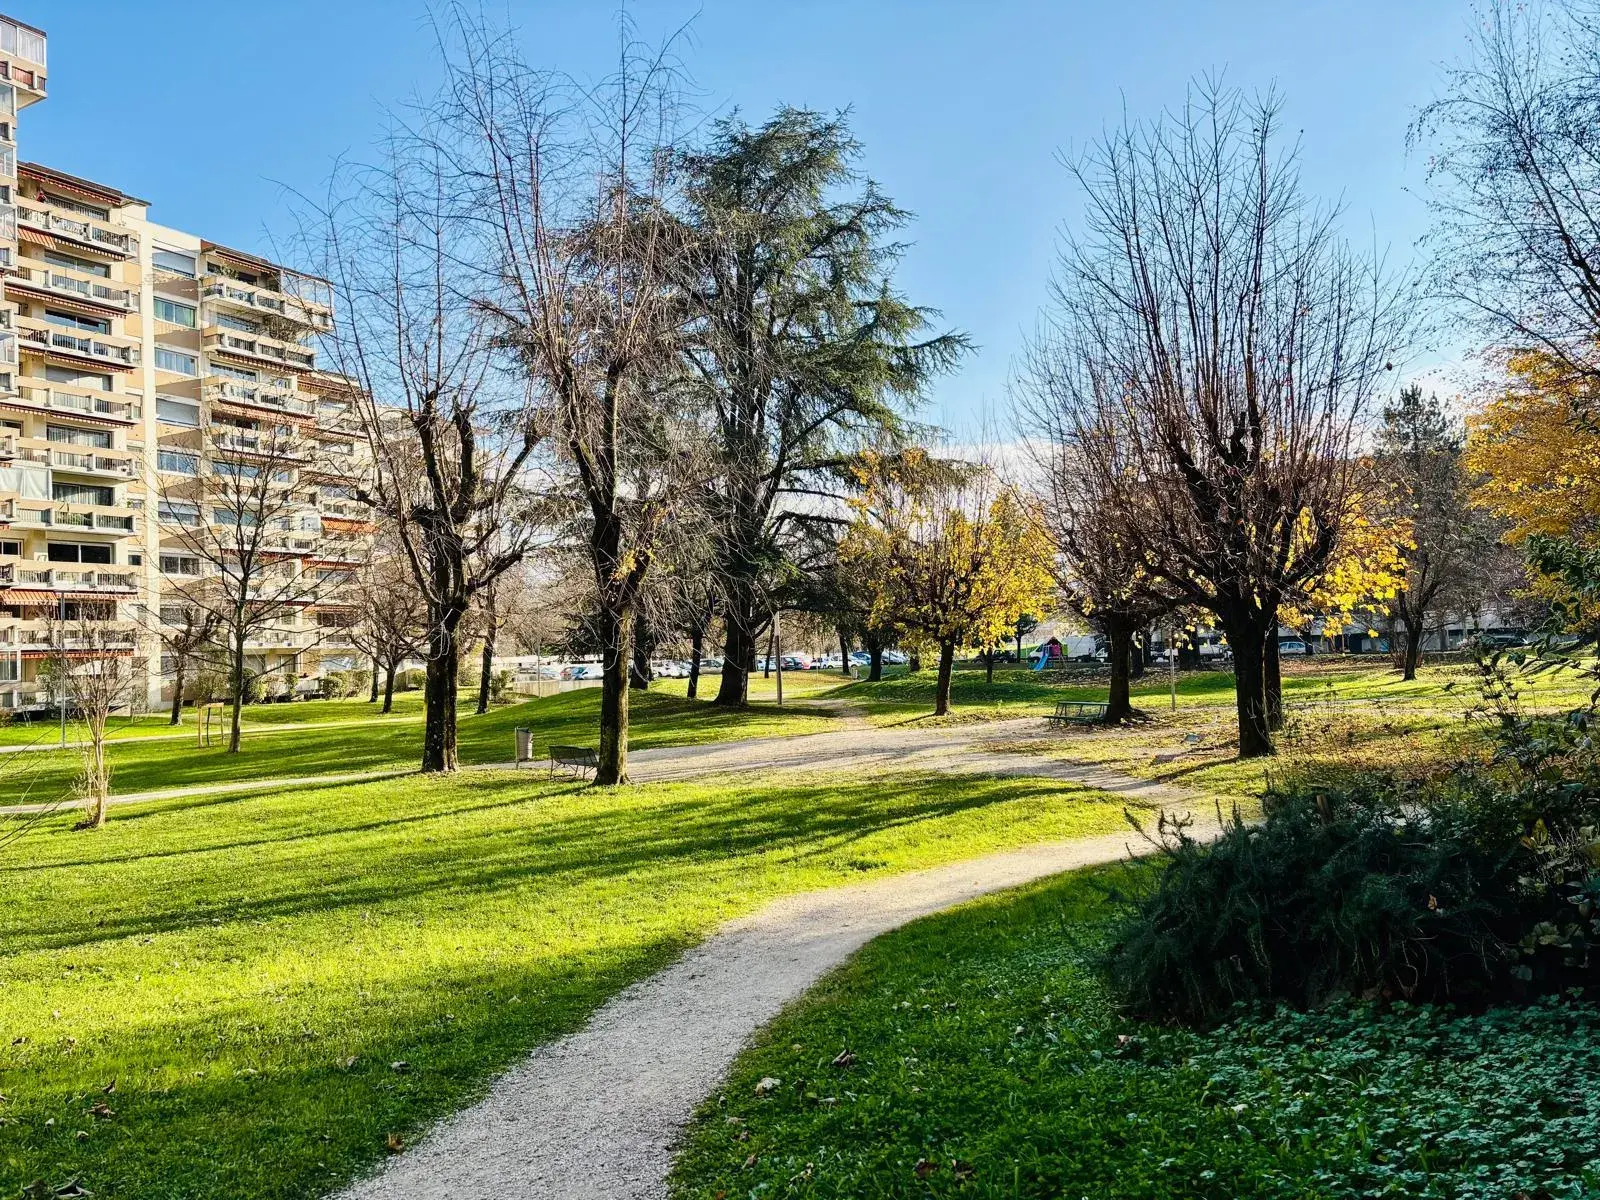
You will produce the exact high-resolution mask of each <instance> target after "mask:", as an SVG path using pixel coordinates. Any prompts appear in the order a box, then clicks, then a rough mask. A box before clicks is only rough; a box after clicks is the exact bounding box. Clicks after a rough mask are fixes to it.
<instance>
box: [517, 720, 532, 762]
mask: <svg viewBox="0 0 1600 1200" xmlns="http://www.w3.org/2000/svg"><path fill="white" fill-rule="evenodd" d="M517 761H518V762H519V763H525V762H532V761H533V730H531V729H521V728H519V729H518V730H517Z"/></svg>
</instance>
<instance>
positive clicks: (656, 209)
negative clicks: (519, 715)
mask: <svg viewBox="0 0 1600 1200" xmlns="http://www.w3.org/2000/svg"><path fill="white" fill-rule="evenodd" d="M457 33H458V35H459V36H458V38H457V39H456V40H457V41H459V43H460V44H461V46H462V51H461V53H460V54H459V55H458V56H456V57H454V58H453V59H452V60H451V61H452V74H451V81H450V88H451V95H450V101H449V104H450V112H451V114H452V120H453V121H454V124H455V126H456V128H457V130H458V132H459V134H460V139H461V146H462V149H461V150H460V154H459V156H458V160H457V161H458V165H459V167H460V170H461V175H462V178H463V180H464V181H465V187H466V191H467V194H469V195H470V196H471V198H472V204H473V207H474V212H475V213H477V214H478V215H479V216H480V217H481V224H480V225H479V228H480V230H481V231H482V234H483V236H484V237H485V238H486V239H487V240H488V241H489V243H490V244H491V245H492V248H493V251H492V253H493V258H494V260H495V262H496V265H497V268H498V270H497V273H496V276H495V278H494V279H493V281H492V283H491V286H490V288H489V289H488V292H487V294H486V296H485V297H484V299H483V300H482V304H483V306H484V308H486V309H487V310H488V311H489V312H490V313H491V314H492V315H493V318H494V320H495V322H496V327H497V330H498V332H499V335H500V337H501V338H502V339H503V341H504V342H505V343H507V344H509V345H511V346H513V347H514V348H515V349H516V351H517V352H518V354H519V355H520V356H521V362H522V366H523V368H524V370H525V372H526V375H527V377H528V379H529V380H530V381H531V383H532V385H533V386H535V387H537V388H538V389H539V390H540V392H541V394H543V395H544V396H545V397H546V398H547V400H548V405H549V410H548V411H549V423H550V430H551V434H552V441H553V443H554V448H555V450H556V452H557V453H556V455H555V458H556V462H557V465H558V467H559V468H560V469H561V470H562V472H563V476H564V482H565V485H566V487H568V488H570V490H571V493H572V494H573V495H574V496H576V497H577V498H578V504H577V506H576V509H575V511H574V512H573V514H572V516H573V520H572V524H571V530H572V537H571V540H572V542H573V543H574V544H578V545H582V546H583V548H584V550H585V552H586V554H587V557H588V560H589V563H590V567H591V569H592V572H593V576H594V588H595V591H594V599H595V606H596V616H597V620H596V625H597V630H598V635H599V641H600V644H601V649H602V654H603V659H604V667H603V672H604V677H603V686H602V689H601V713H600V747H599V767H598V769H597V770H596V772H595V782H596V783H597V784H602V785H605V784H618V783H623V782H626V780H627V743H628V686H627V683H628V674H629V669H630V664H631V660H632V657H633V634H634V620H635V616H636V612H637V609H638V606H639V604H640V601H641V597H642V595H643V591H644V588H645V585H646V580H647V578H648V576H649V574H650V572H651V570H652V568H653V566H654V564H655V563H656V561H657V559H658V557H659V556H660V555H661V554H662V552H663V547H664V545H665V543H666V542H667V541H668V540H670V539H671V538H672V537H673V536H675V534H676V532H677V529H678V528H679V527H680V518H681V515H682V513H683V511H684V509H685V508H686V507H687V506H689V505H691V504H692V503H693V501H694V497H695V495H696V494H697V488H696V487H695V483H696V480H697V477H698V475H699V473H700V472H701V470H702V468H701V466H700V459H701V457H702V456H701V453H700V449H701V447H703V446H704V445H705V437H704V432H703V431H701V430H697V429H695V428H694V425H695V422H694V416H693V412H692V409H691V408H690V407H689V406H688V404H687V402H686V401H687V399H688V393H687V391H686V389H684V388H682V387H680V386H677V382H678V376H679V373H680V372H679V358H678V349H679V330H680V328H681V326H682V323H683V311H682V309H683V306H682V303H681V298H680V297H679V296H678V295H677V293H676V292H675V291H674V289H673V288H672V287H671V286H670V282H669V281H670V279H671V272H669V271H668V270H667V269H666V262H667V261H668V260H669V259H670V257H671V256H672V255H673V254H675V253H676V252H677V248H676V244H675V242H676V237H677V226H676V224H675V222H674V221H673V220H672V219H671V217H670V215H669V212H668V203H669V193H670V190H671V187H672V173H671V172H672V166H673V156H672V155H671V153H670V149H671V141H672V138H673V136H674V122H675V119H676V118H675V112H674V108H673V102H672V91H673V79H672V72H671V70H670V65H669V63H668V61H667V59H666V57H665V54H664V53H653V54H651V53H644V52H641V51H640V49H639V48H638V47H637V46H636V45H634V44H632V43H628V42H626V41H625V43H624V48H623V51H622V54H621V60H620V63H619V67H618V70H617V73H616V74H615V75H614V76H613V77H612V78H611V79H609V80H606V81H603V82H602V83H601V84H600V85H599V86H597V87H594V88H588V89H577V88H574V87H572V86H570V85H569V84H568V83H567V82H566V81H563V80H560V79H558V78H556V77H554V76H552V75H551V74H549V73H546V72H541V71H537V70H535V69H533V68H531V67H529V66H528V65H527V64H526V63H524V62H523V61H522V60H521V59H520V58H518V57H517V54H516V50H515V47H514V46H513V45H512V43H511V41H510V39H508V38H505V37H502V36H501V35H500V33H499V31H496V30H493V29H490V28H488V27H484V26H475V25H471V24H470V23H466V22H461V23H459V24H458V26H457Z"/></svg>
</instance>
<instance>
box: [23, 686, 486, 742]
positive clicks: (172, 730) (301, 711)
mask: <svg viewBox="0 0 1600 1200" xmlns="http://www.w3.org/2000/svg"><path fill="white" fill-rule="evenodd" d="M476 701H477V697H476V696H475V695H474V696H473V697H471V698H470V701H469V699H468V698H467V697H466V696H465V695H463V698H462V703H463V705H464V706H466V705H468V704H469V703H470V704H476ZM382 707H383V706H382V705H381V704H369V703H368V702H367V700H366V697H365V696H362V697H360V698H356V699H347V700H301V701H297V702H296V703H294V704H247V705H246V706H245V707H244V709H243V710H242V712H241V714H240V716H241V720H242V721H243V723H244V724H245V725H246V726H267V725H317V724H325V723H327V722H330V721H400V720H408V719H409V720H420V719H421V718H422V693H421V692H397V693H396V694H395V698H394V711H393V712H392V713H389V714H384V713H383V712H381V711H379V710H380V709H381V708H382ZM222 711H223V710H220V709H219V710H218V712H219V713H220V712H222ZM469 711H470V708H469ZM215 719H216V718H215V717H213V720H215ZM195 720H196V718H195V711H194V709H192V708H186V709H184V710H183V714H182V721H181V723H180V724H179V725H177V726H176V727H174V726H173V725H172V724H171V723H170V714H169V713H167V712H159V713H140V714H137V715H132V716H115V717H113V718H111V722H110V724H109V725H108V726H107V730H108V732H109V734H110V736H111V737H112V738H114V739H117V740H121V739H123V738H140V737H171V736H172V735H174V734H176V735H178V736H179V737H182V736H188V737H191V738H192V737H194V733H195ZM60 736H61V727H60V725H59V724H58V723H57V722H56V721H53V720H49V719H39V720H27V719H24V718H22V717H19V718H16V719H14V720H11V721H9V722H7V723H5V724H0V746H49V745H52V744H54V743H55V742H56V741H57V739H58V738H60ZM87 736H88V732H87V730H86V729H85V728H84V725H83V723H82V722H81V721H76V720H70V719H69V720H68V721H67V739H68V740H69V741H74V742H76V741H81V740H83V739H84V738H86V737H87Z"/></svg>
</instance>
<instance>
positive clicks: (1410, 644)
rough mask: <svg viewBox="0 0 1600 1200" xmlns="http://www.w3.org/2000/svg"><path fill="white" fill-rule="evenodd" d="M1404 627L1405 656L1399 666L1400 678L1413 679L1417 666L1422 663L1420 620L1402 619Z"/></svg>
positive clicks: (1419, 618)
mask: <svg viewBox="0 0 1600 1200" xmlns="http://www.w3.org/2000/svg"><path fill="white" fill-rule="evenodd" d="M1404 620H1405V626H1406V654H1405V659H1404V660H1403V662H1402V664H1401V669H1400V678H1402V679H1415V678H1416V677H1417V665H1418V664H1419V663H1421V662H1422V633H1423V630H1422V618H1421V617H1420V616H1419V617H1417V618H1416V619H1415V620H1413V619H1412V618H1411V617H1409V616H1407V617H1405V618H1404Z"/></svg>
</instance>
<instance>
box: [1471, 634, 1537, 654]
mask: <svg viewBox="0 0 1600 1200" xmlns="http://www.w3.org/2000/svg"><path fill="white" fill-rule="evenodd" d="M1478 644H1479V645H1480V646H1482V647H1483V648H1484V649H1485V650H1505V649H1507V648H1508V647H1511V646H1526V645H1527V644H1528V631H1527V630H1526V629H1485V630H1483V631H1482V632H1481V633H1479V634H1478Z"/></svg>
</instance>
